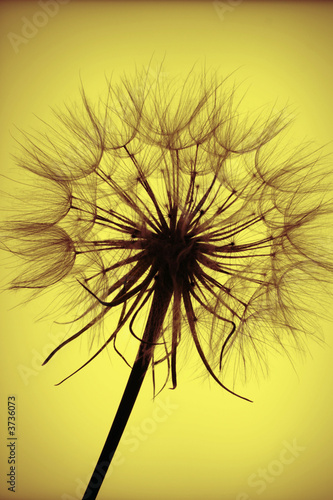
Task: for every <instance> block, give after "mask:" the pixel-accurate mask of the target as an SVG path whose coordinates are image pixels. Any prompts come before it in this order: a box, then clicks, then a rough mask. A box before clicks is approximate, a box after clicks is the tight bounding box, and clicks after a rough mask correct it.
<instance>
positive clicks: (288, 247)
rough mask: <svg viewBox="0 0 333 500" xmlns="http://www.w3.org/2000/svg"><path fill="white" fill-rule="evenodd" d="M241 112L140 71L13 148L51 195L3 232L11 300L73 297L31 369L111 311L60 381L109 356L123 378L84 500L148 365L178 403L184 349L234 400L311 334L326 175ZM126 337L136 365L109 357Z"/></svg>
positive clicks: (99, 477) (210, 86)
mask: <svg viewBox="0 0 333 500" xmlns="http://www.w3.org/2000/svg"><path fill="white" fill-rule="evenodd" d="M240 104H241V100H239V101H238V102H237V101H236V89H235V87H233V86H231V85H230V83H229V81H228V79H226V80H222V81H218V80H217V77H214V75H209V76H207V75H203V76H201V78H200V77H198V76H197V75H195V74H194V72H192V73H190V75H189V76H188V77H187V78H186V79H185V81H184V82H182V83H179V82H178V81H176V80H172V81H167V80H166V78H165V77H164V78H163V81H162V80H161V79H160V78H159V73H157V74H156V75H155V76H154V78H153V79H152V78H151V75H149V71H148V72H147V71H146V72H143V73H138V74H137V76H136V78H134V79H132V80H131V79H129V78H123V80H122V81H121V83H120V85H118V86H116V85H113V84H111V83H109V85H108V89H107V95H106V98H105V99H101V100H100V102H99V103H98V104H97V105H95V106H94V105H93V104H91V103H90V102H89V101H88V98H87V97H86V95H85V92H84V91H83V90H82V106H81V108H80V107H76V108H72V109H70V108H68V109H67V110H66V112H65V113H64V114H61V113H57V119H58V125H59V126H52V127H49V128H48V131H47V133H45V134H44V135H40V136H35V137H34V136H31V135H28V134H25V139H26V141H25V143H24V144H23V145H22V147H23V156H21V157H20V158H19V159H18V163H19V165H20V166H21V167H22V168H23V169H25V170H26V171H28V172H29V173H30V174H31V175H32V176H33V177H34V178H35V179H39V180H40V188H41V189H42V190H45V189H47V190H48V191H49V192H50V193H51V195H52V196H50V199H49V197H47V200H46V202H45V201H44V202H41V199H40V197H38V196H37V198H36V196H34V197H33V198H32V200H33V201H34V203H35V205H34V207H33V208H31V209H29V208H27V207H26V211H25V213H22V214H21V215H20V216H19V217H16V218H15V217H13V218H12V220H11V221H9V222H7V223H6V224H5V225H4V229H3V231H4V232H5V235H6V237H5V239H4V240H3V241H4V242H5V245H6V248H7V249H9V250H10V251H11V252H13V253H15V254H16V255H18V256H20V257H21V258H22V259H23V261H24V266H25V267H23V270H22V272H21V273H20V274H19V275H18V276H17V277H16V278H15V279H14V280H13V281H12V283H11V287H12V288H32V289H45V288H47V287H52V286H54V285H56V284H57V283H59V282H62V281H64V282H65V283H69V282H73V283H75V284H76V287H77V295H76V297H77V300H78V301H79V300H81V299H82V308H83V309H82V310H83V312H82V313H81V314H80V316H79V317H78V318H75V321H78V320H81V321H84V323H83V326H82V327H81V328H78V329H77V331H76V333H75V334H74V335H72V336H70V337H69V338H67V340H65V341H64V342H63V343H62V344H60V345H59V346H58V347H57V348H56V349H55V350H54V351H53V352H52V353H51V354H50V355H49V356H48V358H47V359H46V360H45V363H47V362H49V361H50V360H51V358H53V357H54V356H55V355H56V354H57V353H58V352H59V351H60V350H61V349H62V348H63V347H64V346H66V345H67V344H68V343H70V342H72V341H74V340H75V339H77V338H79V337H81V336H84V335H85V334H86V333H87V332H88V331H94V330H93V329H94V328H95V327H97V326H98V325H99V324H102V323H103V321H104V319H105V318H107V317H108V314H110V311H116V312H117V314H118V319H117V321H116V324H115V326H114V329H113V330H112V331H110V332H107V338H106V340H105V341H104V342H103V343H102V344H101V345H99V346H98V348H95V352H94V353H93V354H92V356H91V357H90V359H88V360H87V362H86V363H85V364H84V365H83V366H81V367H79V368H78V369H77V370H76V371H74V373H72V374H70V375H68V376H67V377H66V378H65V379H64V380H66V379H68V378H69V377H71V376H72V375H74V374H75V373H77V372H78V371H79V370H81V369H82V368H83V367H85V366H86V365H88V364H89V363H90V362H91V361H93V360H94V359H95V358H96V357H97V356H98V355H99V353H101V352H102V351H103V350H104V349H106V348H108V347H109V346H113V347H114V349H115V351H116V352H117V353H118V354H119V355H120V356H121V357H122V358H123V359H124V361H125V362H126V363H127V364H129V365H130V366H132V369H131V374H130V377H129V380H128V383H127V386H126V389H125V392H124V395H123V398H122V401H121V403H120V406H119V408H118V412H117V414H116V416H115V419H114V422H113V424H112V427H111V431H110V434H109V436H108V438H107V441H106V443H105V446H104V448H103V451H102V454H101V456H100V458H99V460H98V463H97V466H96V469H95V471H94V473H93V476H92V479H91V481H90V483H89V485H88V488H87V491H86V493H85V495H84V500H88V499H93V498H96V496H97V494H98V491H99V488H100V486H101V483H102V481H103V478H104V476H105V473H106V470H107V467H108V465H109V464H110V462H111V460H112V456H113V453H114V452H115V450H116V447H117V445H118V442H119V440H120V438H121V435H122V432H123V430H124V428H125V426H126V423H127V420H128V418H129V415H130V413H131V411H132V408H133V405H134V403H135V400H136V397H137V395H138V392H139V390H140V387H141V384H142V382H143V379H144V377H145V375H146V372H147V370H148V368H149V367H150V366H151V368H152V375H153V386H154V393H156V392H157V387H156V371H157V370H158V367H159V366H160V365H165V366H166V370H167V376H166V379H165V381H164V383H163V384H162V387H161V388H160V389H159V390H162V389H163V388H164V387H165V386H166V385H167V384H168V383H169V384H170V387H171V388H173V389H175V388H176V386H177V363H178V354H179V349H180V346H181V344H182V342H184V337H186V338H191V339H192V341H193V344H194V346H195V348H196V351H197V353H198V355H199V357H200V358H201V360H202V363H203V365H204V367H205V369H206V370H207V372H208V374H209V375H210V376H211V377H212V378H213V379H214V380H215V381H216V382H217V383H218V384H219V385H220V386H221V387H222V388H223V389H225V390H226V391H228V392H229V393H231V394H233V395H236V396H237V397H240V398H243V399H245V400H248V399H247V398H246V397H244V396H243V395H240V394H238V392H236V391H235V390H234V388H233V386H230V385H229V384H227V383H226V381H225V380H226V377H227V376H228V373H229V372H230V371H231V372H233V373H234V372H235V371H236V372H237V371H240V370H241V369H242V370H243V371H244V370H245V369H246V367H247V364H248V362H249V361H251V360H252V358H253V357H257V358H258V360H259V361H260V362H262V361H263V360H264V357H265V352H266V350H267V345H272V346H273V347H274V348H281V349H285V345H287V346H289V345H290V344H292V343H293V344H294V345H295V346H298V345H300V343H301V341H302V337H303V336H304V335H305V334H306V333H310V334H314V333H315V332H313V331H312V330H311V329H310V331H308V330H307V328H308V323H307V320H306V319H305V316H304V315H305V313H306V312H307V309H306V307H305V305H306V299H305V300H303V301H302V299H301V296H302V293H301V294H300V292H305V296H307V295H306V294H307V293H308V292H311V293H312V295H311V293H310V297H311V300H312V299H313V298H314V294H315V287H316V286H317V285H318V288H320V286H322V284H323V283H326V282H331V278H332V272H333V259H332V256H331V253H330V252H329V251H328V248H325V247H324V246H323V245H322V244H321V243H322V241H321V240H320V237H321V228H322V227H324V222H325V221H326V220H327V217H328V216H331V215H332V212H333V210H332V203H331V200H330V198H329V196H328V195H327V193H328V186H329V182H330V181H329V177H330V174H329V170H328V169H327V168H326V167H325V162H324V159H323V158H322V157H321V153H320V151H311V149H310V148H309V147H305V146H304V145H302V146H300V147H299V148H294V149H292V148H290V147H289V148H288V147H286V146H285V144H284V143H283V141H282V143H281V140H282V138H283V136H284V135H285V130H286V128H287V126H288V125H289V119H288V116H287V114H286V113H285V112H279V111H278V112H277V111H274V109H272V110H271V111H270V112H269V113H268V114H265V115H264V114H261V115H258V116H257V117H256V118H252V117H251V115H244V114H243V113H242V112H241V110H240ZM281 144H282V145H281ZM32 189H33V192H34V191H35V190H36V189H38V187H37V186H36V183H35V182H34V184H33V186H32ZM36 200H37V201H36ZM303 296H304V293H303ZM144 317H146V318H147V319H146V325H145V328H144V330H143V332H140V331H139V329H138V328H137V325H138V324H140V318H144ZM306 318H307V317H306ZM128 335H130V336H132V337H133V338H134V339H136V341H138V342H139V348H138V353H137V356H136V358H135V360H134V363H133V362H132V363H131V362H130V361H131V360H130V361H129V360H127V359H126V358H125V356H124V354H123V353H122V352H121V351H120V350H119V349H118V347H117V345H118V344H117V342H118V340H119V338H123V336H128ZM93 346H95V343H93ZM45 363H44V364H45ZM232 366H234V367H235V368H233V369H232V368H231V370H230V369H229V368H230V367H232ZM64 380H63V381H64ZM63 381H62V382H63Z"/></svg>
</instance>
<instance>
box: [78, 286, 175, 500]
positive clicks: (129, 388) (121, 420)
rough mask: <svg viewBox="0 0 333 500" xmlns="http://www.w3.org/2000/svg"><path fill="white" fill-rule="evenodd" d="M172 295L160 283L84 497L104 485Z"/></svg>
mask: <svg viewBox="0 0 333 500" xmlns="http://www.w3.org/2000/svg"><path fill="white" fill-rule="evenodd" d="M171 297H172V289H171V287H169V286H167V287H166V286H165V283H164V284H163V283H159V285H158V286H157V287H156V289H155V292H154V296H153V299H152V304H151V307H150V311H149V316H148V320H147V324H146V327H145V331H144V334H143V337H142V341H141V343H140V347H139V350H138V354H137V356H136V359H135V362H134V365H133V367H132V371H131V374H130V376H129V379H128V382H127V385H126V388H125V391H124V393H123V396H122V399H121V401H120V404H119V406H118V410H117V413H116V416H115V418H114V420H113V423H112V426H111V429H110V432H109V435H108V437H107V439H106V441H105V444H104V447H103V450H102V452H101V454H100V457H99V459H98V462H97V465H96V467H95V470H94V472H93V474H92V476H91V478H90V481H89V484H88V486H87V489H86V491H85V493H84V496H83V500H94V499H95V498H96V497H97V495H98V492H99V490H100V487H101V486H102V483H103V480H104V478H105V475H106V473H107V470H108V468H109V465H110V463H111V461H112V458H113V456H114V454H115V451H116V449H117V446H118V444H119V441H120V439H121V436H122V434H123V432H124V429H125V427H126V424H127V421H128V419H129V417H130V414H131V412H132V409H133V406H134V403H135V401H136V398H137V396H138V394H139V391H140V388H141V385H142V382H143V380H144V378H145V375H146V373H147V370H148V367H149V364H150V361H151V359H152V355H153V350H154V345H155V344H156V341H157V339H158V338H159V336H160V335H161V331H162V325H163V321H164V318H165V315H166V313H167V310H168V307H169V303H170V300H171Z"/></svg>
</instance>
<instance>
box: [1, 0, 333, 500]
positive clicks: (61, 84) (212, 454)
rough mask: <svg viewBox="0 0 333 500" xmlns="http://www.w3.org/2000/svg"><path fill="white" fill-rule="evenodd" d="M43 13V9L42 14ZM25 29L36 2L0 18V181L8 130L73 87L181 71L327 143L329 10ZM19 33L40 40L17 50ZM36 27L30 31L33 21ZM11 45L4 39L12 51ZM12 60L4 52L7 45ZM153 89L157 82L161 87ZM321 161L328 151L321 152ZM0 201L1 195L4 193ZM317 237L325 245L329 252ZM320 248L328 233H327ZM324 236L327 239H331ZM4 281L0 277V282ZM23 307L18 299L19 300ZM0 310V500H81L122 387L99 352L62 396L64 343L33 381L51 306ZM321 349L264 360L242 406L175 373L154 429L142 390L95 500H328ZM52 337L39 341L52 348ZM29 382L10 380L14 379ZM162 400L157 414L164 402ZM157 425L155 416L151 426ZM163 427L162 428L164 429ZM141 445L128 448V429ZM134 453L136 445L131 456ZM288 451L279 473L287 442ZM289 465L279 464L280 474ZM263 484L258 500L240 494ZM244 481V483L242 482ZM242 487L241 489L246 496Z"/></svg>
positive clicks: (328, 399)
mask: <svg viewBox="0 0 333 500" xmlns="http://www.w3.org/2000/svg"><path fill="white" fill-rule="evenodd" d="M42 3H43V2H42ZM58 6H59V9H58V12H57V13H56V14H55V15H54V16H53V17H52V16H51V15H49V16H48V17H47V19H46V21H45V16H44V17H43V16H42V17H38V15H37V14H36V13H37V12H39V11H41V10H42V9H41V6H40V5H39V4H38V3H37V2H21V3H20V2H15V1H14V2H7V3H5V2H2V3H1V11H2V12H1V21H0V26H1V39H0V40H1V66H2V71H1V73H2V76H1V103H2V104H1V124H2V130H1V148H0V155H1V163H0V168H1V172H2V173H4V174H8V173H10V169H11V168H13V160H12V158H11V156H10V155H11V154H12V153H13V150H14V140H13V139H12V136H11V134H14V135H15V126H17V127H19V128H21V129H23V130H29V129H30V127H32V126H36V125H37V121H36V118H35V117H34V116H33V114H36V115H37V116H39V117H41V118H45V119H46V120H47V117H48V116H49V115H50V111H49V106H59V105H62V103H63V102H67V103H70V102H72V101H73V100H76V99H78V98H79V94H78V88H79V83H80V77H81V78H82V81H83V82H84V85H85V88H86V90H87V93H88V95H89V96H92V97H94V96H96V97H98V95H99V92H100V91H101V92H102V91H104V88H105V75H107V76H109V75H111V73H113V74H114V75H115V77H116V76H117V75H118V74H122V72H123V71H124V70H126V71H128V72H131V71H132V70H133V68H134V66H135V64H136V65H137V66H138V67H140V66H142V65H144V66H148V64H149V61H150V59H151V57H152V56H153V60H152V63H151V68H152V70H153V71H154V70H155V69H156V68H157V66H158V63H159V62H160V61H162V60H163V58H165V72H166V73H167V74H168V73H170V75H171V76H172V75H174V74H176V75H178V74H179V73H184V74H185V73H186V72H187V71H188V70H189V69H190V68H191V67H192V65H193V64H194V63H198V66H199V67H202V65H203V63H206V65H207V67H213V68H218V69H219V70H220V71H221V73H223V74H225V75H227V74H229V73H230V72H232V71H234V70H236V69H237V74H236V75H237V78H238V79H239V81H241V82H242V81H244V82H245V87H246V86H250V90H249V99H250V100H252V102H253V104H254V105H258V104H265V103H267V102H271V103H273V102H274V101H275V100H276V99H278V103H279V104H281V106H283V105H284V104H285V103H286V102H287V101H288V102H289V103H290V104H292V106H293V108H294V109H295V110H296V112H297V114H298V117H297V121H296V124H295V126H294V129H293V130H294V134H295V136H296V137H298V138H300V139H314V140H315V141H316V143H317V144H319V145H321V144H326V143H329V142H331V141H332V130H333V113H332V111H333V104H332V102H333V101H332V95H331V94H332V88H333V69H332V68H333V65H332V62H333V61H332V58H333V55H332V54H333V51H332V48H333V47H332V42H333V32H332V15H333V7H332V5H331V4H329V3H321V2H312V3H311V2H305V3H302V2H297V3H296V2H295V3H293V2H276V3H273V2H272V3H269V2H258V3H256V2H250V1H246V0H245V1H244V2H235V1H231V0H230V1H229V2H228V1H227V0H226V1H225V2H215V3H214V2H165V3H162V2H146V3H145V2H142V3H141V2H120V3H116V2H106V1H105V2H76V1H73V0H72V1H70V2H69V3H67V4H62V5H60V4H58ZM26 19H28V20H30V21H34V22H36V23H37V24H38V23H39V24H40V25H42V24H43V26H40V27H39V28H38V29H37V32H36V33H35V34H34V35H33V36H31V38H30V39H26V40H27V43H19V44H18V45H16V50H15V47H14V46H13V41H12V43H11V41H10V39H9V38H8V33H14V34H16V35H20V36H22V34H21V33H22V28H23V26H24V24H25V23H26ZM43 19H44V21H43ZM11 40H13V38H11ZM14 45H15V44H14ZM166 76H167V75H166ZM328 150H332V144H330V145H329V146H328ZM1 184H2V185H1V189H6V187H7V181H6V180H5V179H2V181H1ZM327 231H328V233H327V234H328V241H333V240H330V239H329V238H330V235H329V231H330V228H328V229H327ZM331 234H332V230H331ZM332 237H333V235H332ZM3 274H4V272H3ZM23 295H24V294H23ZM0 298H1V339H0V342H1V355H0V356H1V374H2V378H1V398H0V415H1V420H0V471H1V472H0V498H1V500H5V499H9V498H10V499H11V498H15V499H16V500H28V499H31V500H39V499H41V500H55V499H62V500H66V499H67V500H73V499H75V498H80V495H82V493H83V487H82V482H85V481H86V480H87V479H88V477H90V474H91V472H92V470H93V465H94V463H95V461H96V459H97V457H98V455H99V453H100V450H101V447H102V445H103V443H104V440H105V437H106V435H107V432H108V430H109V427H110V424H111V421H112V418H113V415H114V412H115V410H116V408H117V405H118V403H119V400H120V397H121V394H122V391H123V388H124V385H125V383H126V380H127V377H128V369H127V368H126V367H125V366H124V365H123V363H122V362H121V361H120V360H119V359H118V357H116V356H115V355H114V353H113V352H111V351H110V358H111V361H110V358H109V356H108V354H104V355H102V356H101V357H100V358H98V360H96V361H95V362H94V363H92V364H91V365H90V366H89V367H88V368H86V369H85V370H84V371H82V372H81V373H80V374H78V375H77V376H76V377H73V378H72V379H71V380H70V381H68V382H67V383H65V384H64V385H61V386H60V387H54V384H55V383H56V382H58V381H59V380H61V378H62V377H63V376H65V375H67V374H68V373H70V372H71V370H74V369H75V368H76V367H77V366H79V363H80V361H83V360H84V359H85V357H86V355H87V345H86V343H85V342H84V341H83V342H81V343H80V341H78V342H77V343H76V344H75V345H74V344H73V346H71V347H69V348H68V350H67V351H64V352H63V353H62V354H61V355H60V354H59V356H58V357H57V358H55V359H54V362H52V363H50V365H48V366H47V367H45V368H43V369H41V368H40V366H39V365H40V363H41V361H42V358H44V357H45V356H46V355H47V354H48V352H50V350H51V349H52V346H53V347H55V345H56V342H57V341H56V340H55V339H56V338H57V336H58V338H60V337H59V336H60V335H62V327H60V326H59V325H58V326H55V325H52V320H51V319H49V318H47V317H46V318H45V319H41V320H39V321H36V320H37V319H38V318H39V317H40V316H42V315H43V313H44V310H45V308H46V307H47V304H48V303H49V302H50V300H52V297H51V296H45V297H43V298H42V299H40V300H37V301H35V302H32V303H28V304H26V305H24V304H21V305H19V306H18V307H14V306H15V305H16V304H18V303H19V302H21V300H22V299H23V296H22V295H21V294H20V292H18V293H17V294H14V293H9V292H4V293H2V294H1V296H0ZM320 324H321V327H322V328H323V329H324V332H325V336H326V341H327V346H325V347H320V346H318V345H315V344H311V345H310V346H309V350H310V351H311V355H309V356H308V357H307V359H306V360H305V361H304V360H302V358H301V356H300V355H298V354H297V355H296V356H295V357H294V367H295V371H294V369H293V367H292V366H291V364H290V363H289V362H288V360H286V359H284V358H283V357H279V356H275V357H273V356H271V357H270V376H269V377H268V378H262V377H259V381H256V380H255V379H253V380H250V381H249V382H248V384H246V385H244V386H239V385H238V390H240V392H241V394H244V395H246V396H248V397H250V398H252V399H254V403H253V404H250V403H246V402H245V401H242V400H239V399H237V398H234V397H232V396H231V395H229V394H228V393H226V392H224V391H223V390H222V389H220V388H219V387H218V386H217V385H215V384H214V383H213V382H211V383H210V382H209V381H208V380H206V379H205V378H201V377H197V376H196V375H195V373H194V370H193V366H192V367H191V368H189V367H186V365H185V363H180V364H182V365H184V367H183V368H182V370H181V372H180V380H179V387H178V388H177V389H176V391H170V390H168V389H166V390H165V391H164V392H163V393H162V394H161V395H160V396H159V398H158V400H160V401H162V403H164V405H165V404H169V405H172V406H170V410H169V414H168V413H167V412H166V411H165V410H163V407H162V410H161V411H160V413H159V415H160V416H162V417H163V418H162V419H160V420H163V421H157V420H156V415H157V413H156V411H155V410H156V405H158V400H157V401H155V402H154V403H153V402H152V398H151V396H152V389H151V379H150V377H149V375H148V377H147V380H146V381H145V384H144V387H143V390H142V392H141V394H140V396H139V399H138V401H137V404H136V406H135V410H134V412H133V414H132V416H131V419H130V421H129V424H128V429H127V432H128V433H129V434H128V437H132V441H131V443H132V445H130V444H129V440H127V441H124V442H122V443H121V445H120V447H119V451H120V455H119V457H118V462H117V463H116V464H115V465H114V466H113V468H112V470H111V473H110V476H109V478H108V479H107V480H106V481H105V483H104V485H103V487H102V489H101V492H100V495H99V499H100V500H103V499H116V500H139V499H142V500H143V499H145V500H156V499H160V500H167V499H170V498H172V499H173V500H190V499H191V500H202V499H204V498H206V499H209V500H248V499H251V500H253V499H257V498H263V499H265V500H286V499H287V500H314V499H316V500H330V499H331V498H332V495H333V481H332V473H331V469H332V465H333V457H332V450H333V446H332V438H333V432H332V428H333V427H332V418H333V415H332V408H333V407H332V378H333V377H332V375H333V370H332V361H333V352H332V345H333V342H332V337H331V332H332V325H331V324H329V323H328V322H325V321H324V320H323V321H321V322H320ZM52 335H53V337H52ZM26 369H29V370H30V371H29V372H25V373H26V375H25V376H23V375H22V373H23V370H26ZM10 394H16V396H17V426H18V437H19V439H18V447H17V459H18V463H17V492H16V494H15V495H14V494H13V493H11V492H8V491H7V488H6V485H5V484H4V477H5V474H6V473H7V472H8V465H7V463H6V460H7V451H6V436H7V434H6V419H7V416H6V405H7V396H8V395H10ZM168 401H169V403H168ZM163 412H164V413H163ZM164 416H166V417H167V418H164ZM137 428H139V429H141V431H140V432H141V438H136V441H135V440H134V441H133V435H134V433H135V432H137V431H136V429H137ZM135 442H136V445H135V444H134V443H135ZM294 442H296V443H297V444H298V445H299V447H302V451H300V452H299V456H295V457H294V458H295V459H294V460H289V462H290V463H288V464H287V463H283V462H281V459H282V457H284V456H286V455H284V449H285V447H286V443H289V445H292V444H293V443H294ZM290 457H292V455H290V453H289V455H288V458H289V459H290ZM260 469H266V470H267V471H268V473H269V478H270V479H269V480H266V481H265V482H264V488H265V489H264V491H263V492H262V493H260V492H259V491H258V490H259V486H258V485H257V486H253V479H256V478H258V475H259V474H261V473H262V472H260ZM250 478H252V483H251V479H250ZM249 481H250V482H249Z"/></svg>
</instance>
